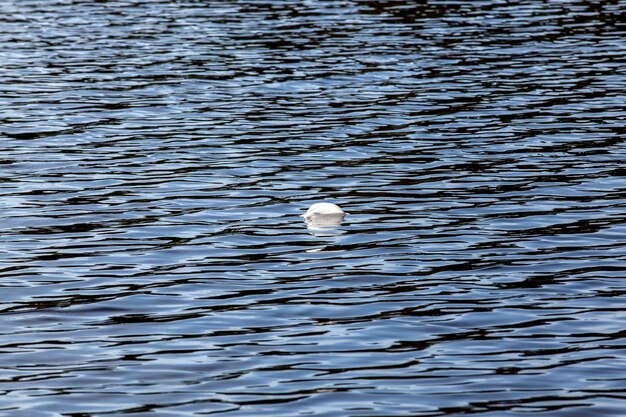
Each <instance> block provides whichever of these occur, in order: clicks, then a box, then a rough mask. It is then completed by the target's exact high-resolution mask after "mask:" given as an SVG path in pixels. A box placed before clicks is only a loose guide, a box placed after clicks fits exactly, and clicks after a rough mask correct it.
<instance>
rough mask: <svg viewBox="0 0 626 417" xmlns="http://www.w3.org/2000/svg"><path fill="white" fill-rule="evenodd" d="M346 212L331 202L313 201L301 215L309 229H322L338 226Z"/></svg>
mask: <svg viewBox="0 0 626 417" xmlns="http://www.w3.org/2000/svg"><path fill="white" fill-rule="evenodd" d="M345 215H346V212H345V211H343V210H342V209H341V207H339V206H338V205H336V204H333V203H315V204H313V205H312V206H311V207H309V210H307V212H306V213H305V214H304V215H303V216H302V217H304V219H305V220H306V225H307V227H308V228H309V229H322V228H327V227H335V226H339V225H340V224H341V222H342V221H343V218H344V217H345Z"/></svg>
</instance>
